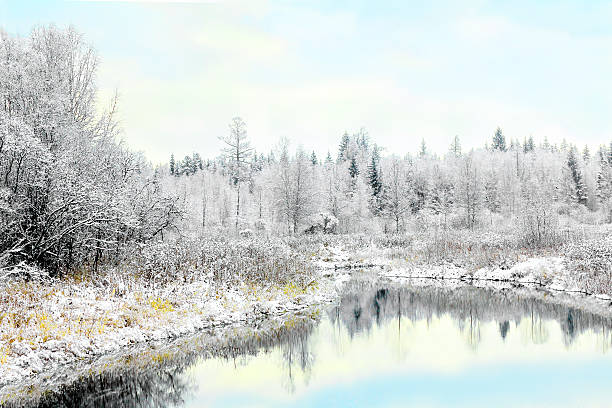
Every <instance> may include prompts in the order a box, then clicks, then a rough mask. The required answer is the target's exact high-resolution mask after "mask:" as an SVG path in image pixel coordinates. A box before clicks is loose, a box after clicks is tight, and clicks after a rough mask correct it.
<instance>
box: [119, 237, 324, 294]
mask: <svg viewBox="0 0 612 408" xmlns="http://www.w3.org/2000/svg"><path fill="white" fill-rule="evenodd" d="M109 268H111V267H109ZM120 268H121V269H123V270H125V271H127V272H128V273H134V274H136V275H137V277H138V278H142V279H143V280H144V281H145V282H148V283H149V284H153V285H155V284H157V283H164V282H176V281H179V282H181V281H182V282H191V281H192V280H195V279H198V278H201V277H202V276H204V277H206V278H209V279H212V280H213V281H215V282H216V283H220V284H224V285H225V284H236V283H244V282H250V283H257V284H273V283H280V284H284V283H287V282H294V283H296V284H300V283H304V282H305V281H307V280H309V279H310V277H311V276H312V272H313V269H312V267H311V265H310V263H309V261H308V260H307V259H306V257H305V256H304V255H303V254H302V253H301V252H298V251H295V250H294V249H292V248H291V247H290V246H289V245H287V244H286V243H285V242H283V240H281V239H262V238H261V237H257V238H255V237H251V238H249V237H247V238H243V239H235V238H228V237H225V236H215V237H207V238H200V239H183V240H179V241H177V242H172V243H169V242H158V243H151V244H146V245H140V246H134V247H133V248H132V250H131V251H130V253H129V254H128V255H126V256H125V258H124V260H123V262H122V263H121V264H120ZM111 269H112V268H111Z"/></svg>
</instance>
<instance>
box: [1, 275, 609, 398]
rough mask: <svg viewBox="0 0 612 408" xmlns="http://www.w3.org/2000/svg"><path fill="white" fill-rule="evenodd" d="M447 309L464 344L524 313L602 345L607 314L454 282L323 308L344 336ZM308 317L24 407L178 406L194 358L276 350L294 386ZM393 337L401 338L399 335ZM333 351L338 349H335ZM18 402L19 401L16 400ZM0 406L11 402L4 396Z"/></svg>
mask: <svg viewBox="0 0 612 408" xmlns="http://www.w3.org/2000/svg"><path fill="white" fill-rule="evenodd" d="M443 315H448V316H450V317H451V318H452V319H453V320H454V321H455V324H456V325H457V326H458V328H459V329H460V331H461V332H462V334H463V337H464V339H465V341H466V343H467V344H468V345H470V347H472V348H473V349H477V348H478V346H479V342H480V340H481V333H480V330H481V323H482V322H496V324H497V326H498V327H499V336H500V337H501V338H502V339H504V341H505V339H506V337H507V336H508V334H509V332H511V331H512V330H514V329H513V326H514V327H517V326H518V323H519V322H521V321H523V320H524V319H527V321H528V323H530V324H529V325H523V326H521V327H522V330H523V332H522V333H521V335H522V336H523V337H524V339H525V340H527V341H529V342H532V343H535V344H540V343H544V342H546V341H547V339H548V332H547V329H546V325H545V324H544V323H545V321H549V320H553V321H557V322H558V323H559V326H560V327H561V330H562V332H563V341H564V343H565V345H566V346H569V345H571V344H572V342H574V341H575V339H576V338H577V336H578V335H579V334H581V333H583V332H584V331H586V330H593V331H594V332H596V333H598V336H599V337H598V338H599V339H600V341H601V344H602V348H603V350H604V351H605V350H607V349H608V348H609V347H610V345H611V341H610V327H612V321H611V320H610V318H606V317H602V316H599V315H595V314H591V313H588V312H585V311H582V310H579V309H572V308H568V307H567V306H563V305H561V304H555V303H553V302H549V301H542V300H539V299H536V298H534V297H529V296H522V295H519V294H517V293H516V292H515V291H512V290H493V289H483V288H476V287H472V286H465V287H459V288H444V287H442V288H440V287H412V286H398V285H381V284H380V283H379V284H372V283H368V282H359V281H353V282H351V283H349V285H348V287H347V288H346V290H345V295H344V296H342V298H341V299H340V301H339V303H338V304H337V305H336V306H331V307H329V308H327V316H326V318H328V319H329V321H330V322H331V323H332V326H333V330H334V332H337V333H338V335H340V333H341V332H342V331H346V333H348V336H349V338H350V339H353V338H354V337H355V336H357V335H359V334H361V333H368V332H369V331H371V330H372V328H373V326H374V325H377V326H383V325H389V324H395V321H397V331H398V335H399V334H400V333H401V330H402V327H401V325H402V321H404V322H408V323H410V322H417V321H426V322H428V323H429V322H430V321H432V319H433V318H435V317H440V316H443ZM316 324H317V323H316V319H313V316H302V317H299V316H298V317H296V316H293V317H290V318H288V319H286V320H284V321H273V322H268V323H266V324H263V325H262V326H261V327H259V328H258V329H257V330H252V329H247V328H243V329H232V330H231V331H230V330H225V332H224V333H223V334H222V335H220V334H218V333H214V332H211V333H207V334H203V335H200V336H198V337H193V338H190V339H188V340H184V341H182V342H178V343H176V344H172V345H169V346H166V347H164V348H163V349H158V350H151V351H149V352H147V353H144V354H139V355H138V356H130V357H125V358H123V359H122V360H121V361H120V362H119V363H118V364H116V365H115V368H111V369H107V370H105V371H103V372H102V373H100V374H91V375H86V376H84V377H82V378H81V379H80V380H79V381H76V382H73V383H72V384H70V385H66V386H63V387H61V388H59V389H58V390H57V391H55V392H47V393H45V394H43V396H42V397H41V398H39V399H37V400H31V401H29V402H27V403H25V406H33V407H34V406H38V407H68V406H70V407H72V406H88V407H98V406H99V407H102V406H104V407H125V406H130V407H166V406H180V405H182V404H183V402H184V401H185V400H187V399H189V398H190V396H191V395H192V394H193V393H194V392H195V387H196V385H195V383H194V382H192V381H191V380H189V379H188V378H189V377H188V376H186V375H184V372H185V370H186V369H187V368H188V367H190V366H193V365H194V364H197V363H198V362H199V361H201V359H208V358H222V359H225V360H227V361H228V362H229V361H231V362H232V363H233V364H234V365H236V366H237V365H240V364H248V361H249V358H250V357H251V356H255V355H258V354H260V353H268V352H271V351H273V350H278V351H280V354H281V355H282V363H281V366H280V367H279V369H280V370H282V371H283V375H284V384H283V385H284V387H285V389H286V390H287V391H289V392H294V391H295V374H296V373H297V372H298V371H299V372H300V373H301V374H303V376H302V377H304V378H305V379H306V382H308V378H309V376H310V374H311V372H312V367H313V365H314V364H315V362H316V360H315V357H316V356H315V350H314V349H313V347H312V344H311V343H312V342H311V334H312V333H313V329H314V328H315V327H316ZM400 341H401V339H400ZM338 352H341V350H339V351H338ZM21 404H23V401H21ZM7 406H19V404H18V403H16V402H13V403H8V404H7Z"/></svg>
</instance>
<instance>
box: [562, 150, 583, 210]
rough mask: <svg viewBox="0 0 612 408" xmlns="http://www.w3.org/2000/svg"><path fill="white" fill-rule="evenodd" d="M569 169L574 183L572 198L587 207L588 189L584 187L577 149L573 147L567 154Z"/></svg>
mask: <svg viewBox="0 0 612 408" xmlns="http://www.w3.org/2000/svg"><path fill="white" fill-rule="evenodd" d="M567 168H568V169H569V172H570V176H571V179H572V181H573V183H574V189H573V190H574V197H572V198H573V199H574V200H575V201H577V202H578V203H579V204H584V205H586V202H587V194H586V188H585V185H584V180H583V179H582V173H581V172H580V167H579V164H578V158H577V156H576V148H575V147H571V148H570V149H569V152H568V154H567Z"/></svg>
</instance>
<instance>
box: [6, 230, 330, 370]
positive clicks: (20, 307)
mask: <svg viewBox="0 0 612 408" xmlns="http://www.w3.org/2000/svg"><path fill="white" fill-rule="evenodd" d="M30 269H31V268H30ZM30 269H25V268H21V269H19V270H18V271H17V272H15V273H12V272H11V273H10V274H7V277H6V278H5V279H4V280H2V281H0V365H5V364H7V361H8V364H12V363H11V362H10V356H12V355H28V354H29V353H31V352H32V351H33V350H38V349H41V350H42V349H45V350H55V349H60V350H65V351H67V352H71V353H73V354H75V355H77V356H78V355H82V354H87V352H88V350H90V349H91V348H92V347H93V348H96V347H98V348H99V347H102V348H103V347H104V344H105V343H106V342H109V341H110V342H117V341H119V340H118V338H117V336H118V335H117V333H119V332H121V333H128V334H130V335H132V336H134V338H138V336H139V335H138V334H137V333H139V332H149V333H150V332H157V331H160V330H164V329H170V330H171V329H172V327H175V326H177V325H190V324H193V323H192V322H193V321H194V320H193V319H200V320H201V319H218V318H219V319H225V318H227V317H224V316H229V315H232V314H235V313H238V315H240V314H241V313H250V310H251V309H252V305H253V304H254V303H253V302H259V301H268V300H291V299H294V298H297V297H299V296H301V295H305V294H310V293H313V292H314V291H315V290H316V288H317V287H318V286H317V285H318V283H317V281H316V279H314V269H313V268H312V266H311V264H310V262H309V260H308V258H307V257H306V256H304V255H302V254H300V253H298V252H297V251H295V249H292V248H291V247H290V246H289V245H287V243H285V242H283V241H282V240H278V239H275V240H263V239H260V238H252V237H251V238H225V237H211V238H206V239H185V240H181V241H178V242H174V243H164V242H160V243H153V244H148V245H140V246H134V247H132V248H131V249H130V250H129V251H127V252H126V253H125V255H123V256H122V257H121V259H120V260H119V261H118V262H116V263H112V264H111V263H107V264H103V265H102V266H101V267H98V268H97V269H94V268H92V267H89V266H87V265H85V266H83V267H81V268H79V269H75V270H72V271H70V272H69V273H66V274H64V277H63V278H62V279H56V278H54V279H52V278H49V277H48V276H46V275H45V274H44V273H32V274H29V272H28V271H31V270H30ZM121 330H127V331H121ZM119 337H121V336H119ZM0 368H1V366H0Z"/></svg>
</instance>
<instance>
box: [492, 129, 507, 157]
mask: <svg viewBox="0 0 612 408" xmlns="http://www.w3.org/2000/svg"><path fill="white" fill-rule="evenodd" d="M491 147H492V149H493V150H499V151H501V152H505V151H506V136H504V134H503V133H502V130H501V128H500V127H498V128H497V129H496V130H495V134H494V135H493V145H492V146H491Z"/></svg>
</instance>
